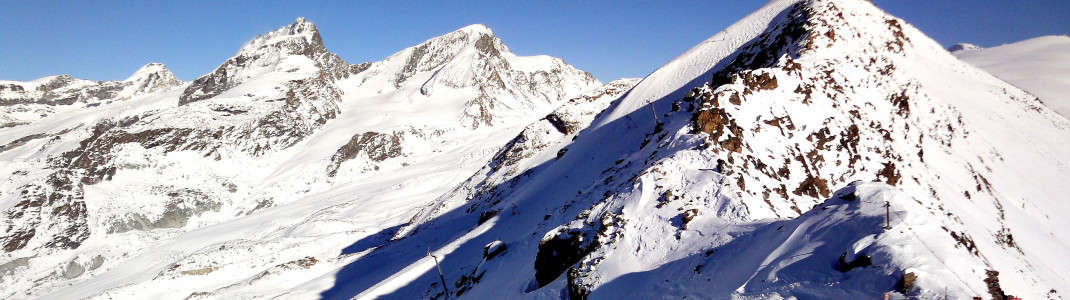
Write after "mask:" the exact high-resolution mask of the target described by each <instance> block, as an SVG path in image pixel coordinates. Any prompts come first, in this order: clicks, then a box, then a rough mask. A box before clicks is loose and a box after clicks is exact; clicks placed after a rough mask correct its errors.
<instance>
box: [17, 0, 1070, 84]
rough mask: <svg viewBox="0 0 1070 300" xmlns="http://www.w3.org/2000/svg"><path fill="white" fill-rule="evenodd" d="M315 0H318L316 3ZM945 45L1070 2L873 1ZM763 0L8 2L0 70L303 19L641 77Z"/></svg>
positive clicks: (187, 51) (195, 51)
mask: <svg viewBox="0 0 1070 300" xmlns="http://www.w3.org/2000/svg"><path fill="white" fill-rule="evenodd" d="M312 2H315V3H312ZM874 2H875V3H877V5H878V6H880V7H882V8H884V9H885V10H886V11H888V12H890V13H892V14H893V15H896V16H899V17H901V18H903V19H905V20H906V21H908V22H910V23H911V24H914V25H915V26H917V27H918V28H920V29H921V30H922V31H924V32H926V33H928V34H929V35H930V36H931V37H933V38H934V39H936V40H937V41H938V42H940V43H941V44H944V45H945V46H948V45H952V44H955V43H957V42H970V43H974V44H978V45H981V46H997V45H1001V44H1006V43H1011V42H1015V41H1020V40H1024V39H1028V38H1032V37H1037V36H1042V35H1056V34H1068V33H1070V1H1066V0H1022V1H979V0H971V1H965V0H963V1H959V0H941V1H921V0H874ZM764 3H765V1H764V0H747V1H743V0H731V1H729V0H720V1H485V2H474V1H308V2H306V1H62V2H60V1H7V2H5V3H4V4H3V5H2V9H0V20H3V21H4V22H3V26H4V27H5V28H7V29H6V30H4V31H3V33H2V34H0V58H2V63H0V79H4V80H19V81H27V80H33V79H36V78H40V77H44V76H49V75H59V74H70V75H72V76H74V77H77V78H85V79H92V80H122V79H125V78H126V77H127V76H129V75H130V74H131V73H133V72H134V71H135V70H136V69H137V68H139V67H141V66H142V65H144V64H146V63H148V62H160V63H164V64H166V65H167V66H168V68H170V69H171V70H172V71H173V72H174V73H175V74H176V75H177V76H178V77H179V78H180V79H182V80H187V81H188V80H193V79H194V78H196V77H198V76H201V75H203V74H206V73H208V72H211V71H212V70H214V69H215V67H216V66H218V65H219V63H221V62H222V61H223V60H225V59H227V58H229V57H230V56H232V55H233V54H234V53H235V52H236V51H237V50H238V48H239V47H241V45H242V44H244V43H245V42H246V41H248V40H250V39H252V38H253V37H255V36H256V35H257V34H260V33H266V32H268V31H271V30H272V29H275V28H278V27H281V26H284V25H286V24H289V23H290V22H293V20H294V19H296V18H297V17H301V16H303V17H306V18H308V19H309V20H311V21H312V22H314V23H315V24H316V25H317V27H318V28H319V29H320V33H321V34H322V36H323V39H324V42H325V44H326V46H327V49H328V50H330V51H332V52H335V53H338V54H339V55H340V56H341V57H342V58H343V59H345V60H346V61H348V62H350V63H359V62H364V61H376V60H380V59H382V58H385V57H386V56H388V55H390V54H392V53H394V52H396V51H399V50H401V49H403V48H405V47H408V46H412V45H415V44H417V43H419V42H421V41H423V40H426V39H428V38H431V37H434V36H437V35H441V34H444V33H447V32H450V31H452V30H454V29H457V28H460V27H463V26H465V25H469V24H474V23H483V24H486V25H487V26H488V27H490V28H491V29H493V30H494V32H495V34H497V35H498V36H499V37H500V38H501V39H502V40H503V41H504V42H505V44H506V45H507V46H509V48H510V49H511V50H512V51H513V52H515V53H517V54H519V55H535V54H547V55H551V56H556V57H561V58H563V59H565V61H566V62H568V63H570V64H572V65H574V66H576V67H578V68H580V69H583V70H586V71H588V72H591V73H592V74H594V75H595V76H596V77H598V78H599V79H600V80H602V81H610V80H613V79H616V78H620V77H643V76H645V75H646V74H648V73H649V72H651V71H653V70H654V69H655V68H657V67H658V66H661V65H662V64H664V63H665V62H667V61H668V60H670V59H672V58H673V57H675V56H676V55H679V54H680V53H682V52H683V51H685V50H687V49H688V48H690V47H691V46H693V45H695V44H697V43H698V42H700V41H702V40H704V39H706V38H707V37H709V36H711V35H713V34H715V33H717V32H718V31H720V30H721V29H723V28H725V27H727V26H728V25H730V24H731V23H733V22H735V21H736V20H738V19H740V18H742V17H743V16H745V15H747V14H749V13H750V12H752V11H753V10H755V9H757V8H758V7H760V6H761V5H763V4H764Z"/></svg>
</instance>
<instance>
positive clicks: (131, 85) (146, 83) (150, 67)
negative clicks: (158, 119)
mask: <svg viewBox="0 0 1070 300" xmlns="http://www.w3.org/2000/svg"><path fill="white" fill-rule="evenodd" d="M123 83H125V84H127V85H128V86H127V87H126V88H124V90H123V92H121V93H120V94H121V95H125V94H129V95H130V96H133V95H137V94H145V93H150V92H153V91H157V90H162V89H166V88H171V87H175V86H178V85H180V84H182V80H179V79H178V77H175V74H174V73H171V70H168V69H167V67H166V66H164V65H163V64H161V63H149V64H146V65H145V66H143V67H141V68H140V69H138V70H137V71H136V72H134V74H133V75H130V77H128V78H126V80H123Z"/></svg>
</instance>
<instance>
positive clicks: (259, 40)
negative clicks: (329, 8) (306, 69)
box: [241, 17, 323, 51]
mask: <svg viewBox="0 0 1070 300" xmlns="http://www.w3.org/2000/svg"><path fill="white" fill-rule="evenodd" d="M292 39H303V40H304V41H305V43H307V44H313V45H314V44H320V45H321V46H322V43H323V41H322V39H321V38H320V34H319V30H318V29H316V25H315V24H312V22H311V21H308V20H306V19H305V18H304V17H300V18H297V20H296V21H294V22H293V23H290V24H289V25H286V26H282V27H279V28H278V29H275V30H272V31H271V32H268V33H267V34H264V35H259V36H257V37H256V38H255V39H253V40H252V41H249V42H248V43H246V44H245V45H244V46H242V49H241V51H254V50H255V49H257V48H260V47H263V46H265V45H273V44H278V43H280V42H283V41H286V40H292Z"/></svg>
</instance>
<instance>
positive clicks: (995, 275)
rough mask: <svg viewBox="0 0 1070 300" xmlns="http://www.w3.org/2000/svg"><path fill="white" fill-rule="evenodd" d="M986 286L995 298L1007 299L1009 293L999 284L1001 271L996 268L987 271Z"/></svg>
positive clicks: (996, 299)
mask: <svg viewBox="0 0 1070 300" xmlns="http://www.w3.org/2000/svg"><path fill="white" fill-rule="evenodd" d="M985 275H986V276H987V277H986V278H985V280H984V281H985V286H987V287H988V294H989V295H992V299H993V300H1003V299H1007V294H1006V293H1004V292H1003V288H1001V287H1000V286H999V272H998V271H996V270H987V271H985Z"/></svg>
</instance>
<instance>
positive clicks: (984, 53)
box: [951, 35, 1070, 118]
mask: <svg viewBox="0 0 1070 300" xmlns="http://www.w3.org/2000/svg"><path fill="white" fill-rule="evenodd" d="M951 53H952V54H954V55H955V57H958V58H959V59H961V60H962V61H965V62H968V63H970V64H971V65H973V66H975V67H978V68H980V69H982V70H985V71H988V72H989V73H992V75H995V76H996V77H999V78H1000V79H1003V80H1005V81H1007V82H1008V83H1010V84H1013V85H1014V86H1016V87H1018V88H1021V89H1023V90H1025V91H1027V92H1029V93H1031V94H1033V95H1036V96H1037V97H1039V98H1040V100H1041V101H1043V102H1044V104H1045V105H1047V106H1048V107H1050V108H1051V109H1053V110H1055V112H1058V113H1059V114H1062V115H1063V116H1064V117H1067V118H1070V37H1068V36H1065V35H1061V36H1043V37H1038V38H1033V39H1028V40H1024V41H1021V42H1017V43H1013V44H1007V45H1002V46H998V47H992V48H988V49H981V48H974V49H962V50H960V51H952V52H951Z"/></svg>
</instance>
